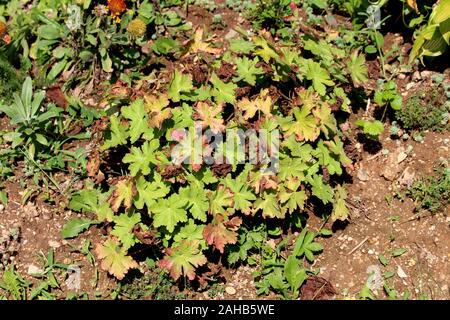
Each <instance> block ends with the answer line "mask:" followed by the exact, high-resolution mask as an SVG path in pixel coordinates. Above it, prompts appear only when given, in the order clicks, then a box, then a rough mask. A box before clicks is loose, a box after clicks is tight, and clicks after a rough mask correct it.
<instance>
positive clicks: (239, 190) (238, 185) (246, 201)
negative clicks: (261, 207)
mask: <svg viewBox="0 0 450 320" xmlns="http://www.w3.org/2000/svg"><path fill="white" fill-rule="evenodd" d="M225 185H226V186H227V187H228V188H229V189H230V190H231V192H232V193H233V200H234V208H235V209H236V210H240V211H242V212H249V211H250V208H251V206H252V201H254V200H256V196H255V195H254V193H253V192H252V191H251V189H250V188H249V187H248V184H246V183H245V181H242V179H232V178H231V176H230V175H228V176H227V178H226V179H225Z"/></svg>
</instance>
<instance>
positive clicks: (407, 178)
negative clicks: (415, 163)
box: [398, 167, 416, 188]
mask: <svg viewBox="0 0 450 320" xmlns="http://www.w3.org/2000/svg"><path fill="white" fill-rule="evenodd" d="M415 175H416V172H415V171H414V169H413V168H412V167H406V169H405V171H403V173H402V176H401V177H400V179H399V181H398V182H399V183H400V184H401V185H404V186H407V187H408V188H409V187H411V186H412V184H413V182H414V177H415Z"/></svg>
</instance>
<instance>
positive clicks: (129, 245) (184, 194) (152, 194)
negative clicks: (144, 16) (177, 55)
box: [65, 29, 365, 281]
mask: <svg viewBox="0 0 450 320" xmlns="http://www.w3.org/2000/svg"><path fill="white" fill-rule="evenodd" d="M236 41H237V42H236ZM236 41H235V42H234V43H232V44H231V46H232V49H231V51H227V52H223V51H222V49H218V48H214V47H213V46H212V45H211V44H210V43H209V42H208V41H205V40H204V39H203V30H201V29H197V30H196V32H195V34H194V35H193V39H192V40H191V41H190V42H188V45H187V46H186V50H185V53H184V55H185V56H190V57H196V56H200V55H209V56H210V57H211V58H212V57H214V59H215V60H217V61H218V63H217V65H216V64H215V65H212V66H209V67H210V68H211V70H210V71H211V72H210V77H209V78H208V80H206V82H205V83H202V84H196V83H195V82H194V81H193V79H192V76H191V74H189V73H188V72H186V71H187V70H186V69H184V70H183V69H181V68H176V69H175V70H174V71H173V74H172V76H171V77H170V81H168V82H166V83H160V84H159V85H160V88H161V90H160V91H159V92H153V93H151V94H150V93H148V94H145V95H144V97H142V98H137V99H136V100H134V101H133V102H131V103H130V104H129V105H125V106H122V107H121V108H118V109H117V112H116V113H115V114H113V115H111V117H110V119H109V120H110V121H109V127H108V129H107V130H106V132H105V133H104V135H103V145H102V146H101V148H100V149H101V150H102V152H104V153H105V154H106V153H110V152H114V151H116V150H117V149H119V148H122V149H125V150H128V151H127V152H126V153H125V154H124V156H123V158H122V161H121V163H120V164H121V166H122V174H118V173H117V172H110V173H109V174H111V175H112V178H113V179H112V180H111V183H110V184H109V185H99V186H97V187H95V188H92V186H90V187H88V186H87V188H86V189H85V190H82V191H80V192H79V193H78V194H77V195H75V196H74V197H73V199H72V201H71V203H70V207H71V209H73V210H77V211H83V212H85V213H93V214H95V215H96V219H97V220H98V221H99V222H100V223H101V222H107V223H109V225H110V226H111V231H110V233H109V235H108V237H107V239H106V240H105V241H104V242H103V244H99V245H98V246H97V248H96V252H97V255H98V257H99V258H100V260H102V262H101V266H102V268H103V269H104V270H107V271H108V272H109V273H110V274H112V275H114V276H115V277H117V278H119V279H122V278H123V277H124V276H125V274H126V273H127V272H128V271H129V269H131V268H135V267H136V262H135V261H134V257H133V256H132V255H130V252H131V251H132V249H133V247H134V246H136V245H138V244H140V245H142V244H144V245H147V246H151V247H153V248H154V249H155V251H156V252H160V253H161V256H160V257H158V258H159V261H158V265H159V267H161V268H164V269H166V270H167V271H168V272H169V274H170V275H171V277H172V278H173V279H175V280H178V279H180V278H183V277H184V278H187V279H189V280H195V279H196V278H198V276H199V275H198V272H199V269H205V268H206V265H207V262H208V257H209V255H208V254H210V253H211V252H214V251H216V252H217V254H220V255H229V262H230V263H236V262H238V261H244V262H245V261H247V260H248V256H253V254H254V253H255V250H254V247H255V246H257V244H256V243H258V242H259V241H260V240H261V238H262V237H261V235H260V236H258V235H256V234H255V233H253V231H252V235H249V234H247V235H245V234H244V233H242V232H240V229H241V228H242V224H243V220H244V219H245V218H246V217H248V218H251V219H254V220H255V221H257V220H258V219H259V220H262V221H264V220H266V221H273V222H274V223H276V224H280V223H282V222H283V221H285V220H287V219H289V217H290V216H291V215H300V214H301V213H302V211H303V210H304V209H305V206H306V204H307V202H308V200H309V199H310V198H311V197H315V198H317V199H318V200H319V201H322V202H323V203H324V204H330V209H331V206H333V207H334V209H333V214H332V219H333V220H336V219H340V220H345V219H347V218H348V210H347V208H346V202H345V198H346V192H345V190H344V189H342V188H341V187H339V186H338V187H336V185H335V184H333V183H331V181H330V180H331V179H332V177H334V176H339V175H341V174H343V171H344V168H345V167H346V166H350V165H351V160H350V159H349V158H348V157H347V156H346V154H345V151H344V144H343V142H342V140H341V133H340V131H339V129H338V123H337V120H336V118H335V117H334V114H333V113H332V108H331V104H334V103H336V101H337V100H339V99H341V100H342V102H343V103H342V105H343V106H344V105H345V104H347V106H348V98H347V97H346V95H345V92H344V90H343V88H342V87H340V86H339V84H340V83H342V81H343V80H340V79H342V77H343V79H345V81H344V82H350V81H353V82H359V81H362V79H363V78H364V74H365V70H364V69H363V68H361V66H362V61H363V59H360V58H357V56H358V54H356V55H355V57H354V60H355V61H354V63H353V64H351V65H350V66H347V64H346V62H345V61H344V60H345V57H344V55H342V56H343V57H342V59H343V60H342V61H341V60H339V67H344V68H347V67H348V68H349V70H344V71H343V72H341V73H340V74H339V76H336V73H334V72H329V71H328V69H327V67H328V65H329V64H333V63H332V62H331V60H332V59H331V58H330V59H331V60H330V61H328V60H327V61H326V62H325V61H323V59H322V58H321V54H320V46H319V45H318V44H317V43H316V42H314V41H312V40H310V41H308V43H309V46H308V48H310V50H312V52H313V54H314V55H313V58H304V57H301V56H300V54H299V52H298V51H297V50H296V49H295V48H286V47H284V46H279V45H276V44H275V43H273V42H272V41H270V40H267V39H265V38H264V37H262V36H255V37H254V38H253V39H247V40H243V39H240V40H236ZM329 49H330V52H331V51H332V47H331V45H330V48H329ZM318 50H319V51H318ZM330 54H331V53H330ZM331 57H333V56H332V55H331ZM222 62H226V63H227V64H228V65H231V66H230V69H233V70H235V76H233V77H228V78H224V77H222V76H221V73H220V72H219V71H217V69H215V68H216V67H217V66H220V65H221V64H222ZM356 65H357V66H356ZM263 66H264V67H265V68H266V70H264V69H263ZM298 66H300V67H298ZM217 68H218V67H217ZM336 68H337V67H336ZM333 70H334V69H333ZM351 74H353V76H352V75H351ZM249 85H251V86H252V87H253V88H251V93H250V94H249V95H247V96H241V95H239V94H237V93H238V91H239V90H240V89H242V88H244V87H248V86H249ZM277 91H279V92H282V91H284V92H285V94H283V95H281V94H277ZM283 99H284V101H283V103H284V104H285V105H289V108H288V109H287V110H281V108H280V105H281V102H280V100H283ZM196 121H198V122H196ZM249 128H251V129H253V130H254V131H255V132H267V133H270V134H268V135H266V136H264V137H261V138H260V140H259V142H258V143H259V144H261V146H262V145H263V144H264V146H265V147H264V148H263V149H264V150H263V151H267V152H266V153H264V152H262V153H260V154H259V155H255V154H252V153H251V152H250V151H251V150H252V148H253V147H251V145H252V144H253V142H254V141H253V140H251V139H248V138H246V137H245V135H244V136H242V135H239V134H233V130H231V129H239V130H241V131H246V130H247V129H249ZM209 133H212V134H214V135H220V134H224V133H226V135H225V139H226V141H219V139H217V140H214V141H211V139H210V138H209V137H208V135H209ZM230 142H234V147H233V148H229V145H230ZM198 145H200V148H196V146H198ZM245 145H248V146H249V147H248V148H245V147H244V146H245ZM276 145H278V149H277V148H275V146H276ZM227 146H228V147H227ZM260 152H261V151H260ZM275 159H278V161H275ZM276 162H278V163H276ZM325 176H327V178H325ZM328 177H329V178H328ZM330 213H331V212H330ZM92 223H93V222H92ZM90 224H91V222H89V221H87V222H82V223H81V227H80V228H75V229H74V228H67V230H75V231H78V232H82V231H83V230H85V229H86V228H87V227H88V226H89V225H90ZM255 227H257V226H255ZM65 230H66V229H65ZM254 231H255V232H257V233H258V232H262V233H264V232H265V231H263V230H259V229H255V230H254ZM281 232H282V231H281V228H280V229H279V233H278V235H281ZM69 235H70V236H72V235H73V233H72V232H69ZM305 239H307V240H312V238H311V236H307V237H306V238H305ZM242 243H247V244H245V245H242V247H241V244H242ZM305 248H306V249H305V251H304V252H302V253H301V254H298V255H297V257H300V256H302V255H304V256H305V257H306V258H307V259H308V260H311V259H312V258H313V252H316V251H317V250H315V249H317V246H316V245H312V247H311V248H310V247H309V245H306V247H305ZM130 249H131V250H130ZM228 249H230V250H228ZM253 259H256V257H253ZM291 260H292V259H291ZM292 264H293V263H292ZM289 272H290V271H289ZM292 279H293V278H292ZM292 281H294V280H292Z"/></svg>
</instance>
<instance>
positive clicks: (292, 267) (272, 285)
mask: <svg viewBox="0 0 450 320" xmlns="http://www.w3.org/2000/svg"><path fill="white" fill-rule="evenodd" d="M316 236H317V235H316V234H315V233H314V232H311V231H308V230H307V229H306V228H304V229H303V231H302V232H301V233H300V234H299V235H298V237H297V239H296V240H295V243H294V246H293V248H292V252H290V254H289V256H288V257H287V258H285V256H286V255H287V254H286V251H285V250H286V247H287V246H288V245H289V242H290V240H291V237H287V238H286V239H284V240H282V241H281V242H280V243H279V244H278V245H277V246H276V247H275V248H273V247H271V246H270V245H267V244H264V245H263V246H262V248H261V249H262V254H261V261H260V265H261V269H260V270H258V271H257V272H256V273H255V274H254V277H255V278H256V280H257V281H256V282H255V286H256V288H257V293H258V294H268V293H269V291H270V290H274V291H275V292H278V293H280V294H282V296H283V297H284V298H286V299H297V298H298V296H299V294H300V291H299V289H300V287H301V286H302V284H303V283H304V282H305V281H306V279H307V278H308V274H309V273H311V272H310V271H308V269H307V268H306V266H305V265H304V262H305V261H308V262H314V260H315V254H317V253H318V252H320V251H322V249H323V247H322V245H321V244H320V243H318V242H316V241H315V238H316Z"/></svg>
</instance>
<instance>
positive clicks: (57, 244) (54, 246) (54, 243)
mask: <svg viewBox="0 0 450 320" xmlns="http://www.w3.org/2000/svg"><path fill="white" fill-rule="evenodd" d="M48 245H49V246H50V247H52V248H55V249H56V248H59V247H61V244H60V243H59V242H58V241H55V240H49V242H48Z"/></svg>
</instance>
